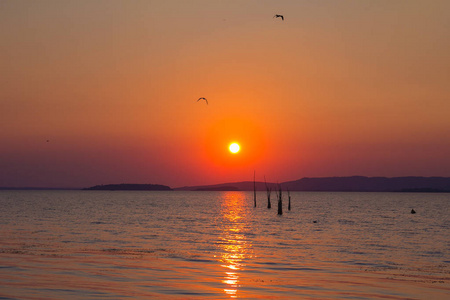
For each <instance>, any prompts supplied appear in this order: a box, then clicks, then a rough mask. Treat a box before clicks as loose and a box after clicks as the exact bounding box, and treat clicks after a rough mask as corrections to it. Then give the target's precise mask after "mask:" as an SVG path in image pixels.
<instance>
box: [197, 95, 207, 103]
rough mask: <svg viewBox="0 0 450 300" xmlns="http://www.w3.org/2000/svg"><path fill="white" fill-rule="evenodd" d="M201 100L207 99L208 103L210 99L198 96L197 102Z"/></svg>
mask: <svg viewBox="0 0 450 300" xmlns="http://www.w3.org/2000/svg"><path fill="white" fill-rule="evenodd" d="M200 100H205V101H206V104H208V100H206V98H205V97H200V98H198V100H197V102H198V101H200Z"/></svg>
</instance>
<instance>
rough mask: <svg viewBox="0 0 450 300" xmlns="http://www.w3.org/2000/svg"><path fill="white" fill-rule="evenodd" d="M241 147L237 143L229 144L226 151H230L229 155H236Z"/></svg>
mask: <svg viewBox="0 0 450 300" xmlns="http://www.w3.org/2000/svg"><path fill="white" fill-rule="evenodd" d="M240 149H241V147H240V146H239V144H238V143H231V144H230V146H229V147H228V150H230V152H231V153H238V152H239V150H240Z"/></svg>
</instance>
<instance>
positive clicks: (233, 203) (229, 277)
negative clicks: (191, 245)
mask: <svg viewBox="0 0 450 300" xmlns="http://www.w3.org/2000/svg"><path fill="white" fill-rule="evenodd" d="M247 206H248V205H247V203H246V198H245V194H244V193H242V192H225V193H224V194H223V197H222V199H221V221H220V228H221V231H222V235H221V237H220V242H219V243H218V246H219V250H220V252H219V253H220V254H219V255H217V256H216V257H218V260H219V261H220V262H221V263H222V264H221V266H222V267H223V268H224V269H225V275H224V279H223V280H222V282H223V283H225V284H226V285H227V287H226V288H225V289H224V292H225V293H226V294H227V295H229V296H230V297H231V298H236V297H237V293H238V288H239V287H240V284H239V276H240V273H241V272H242V270H243V269H244V268H245V259H246V258H250V257H252V253H251V246H252V245H251V243H250V242H249V241H248V240H247V238H246V234H248V232H249V223H248V221H247Z"/></svg>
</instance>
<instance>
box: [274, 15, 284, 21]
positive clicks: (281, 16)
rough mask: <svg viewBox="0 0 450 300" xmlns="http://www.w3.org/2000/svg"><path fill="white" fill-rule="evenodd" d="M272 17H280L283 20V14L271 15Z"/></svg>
mask: <svg viewBox="0 0 450 300" xmlns="http://www.w3.org/2000/svg"><path fill="white" fill-rule="evenodd" d="M273 17H274V18H281V20H283V21H284V17H283V15H275V16H273Z"/></svg>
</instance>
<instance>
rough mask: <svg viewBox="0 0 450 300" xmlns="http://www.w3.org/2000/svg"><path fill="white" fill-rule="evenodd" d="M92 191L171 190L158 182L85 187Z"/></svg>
mask: <svg viewBox="0 0 450 300" xmlns="http://www.w3.org/2000/svg"><path fill="white" fill-rule="evenodd" d="M84 190H93V191H171V190H172V189H171V188H170V187H168V186H166V185H160V184H126V183H122V184H106V185H96V186H93V187H89V188H85V189H84Z"/></svg>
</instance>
